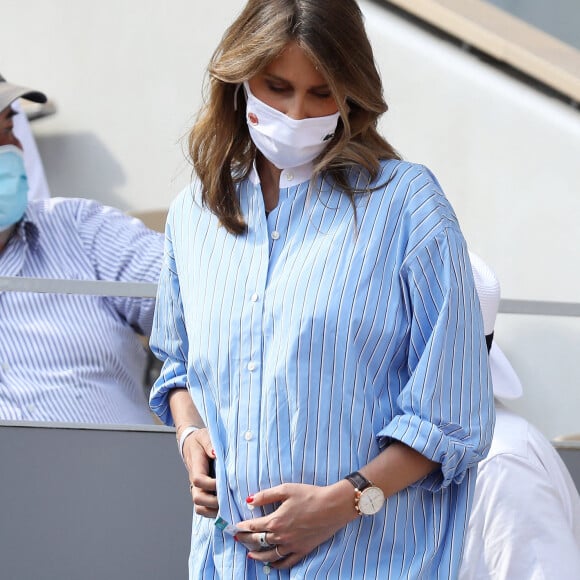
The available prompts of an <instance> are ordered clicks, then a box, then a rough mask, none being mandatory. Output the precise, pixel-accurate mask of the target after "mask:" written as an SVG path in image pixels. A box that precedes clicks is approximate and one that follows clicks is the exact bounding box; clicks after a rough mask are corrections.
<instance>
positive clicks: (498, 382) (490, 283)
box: [469, 252, 523, 399]
mask: <svg viewBox="0 0 580 580" xmlns="http://www.w3.org/2000/svg"><path fill="white" fill-rule="evenodd" d="M469 259H470V260H471V268H472V270H473V278H474V280H475V289H476V290H477V295H478V296H479V303H480V305H481V314H482V316H483V329H484V332H485V335H486V336H489V335H490V334H492V333H493V330H494V328H495V319H496V317H497V310H498V308H499V302H500V298H501V289H500V285H499V280H498V279H497V277H496V275H495V273H494V271H493V270H492V269H491V268H490V267H489V266H488V265H487V264H486V263H485V262H484V261H483V260H482V259H481V258H480V257H479V256H478V255H476V254H474V253H473V252H469ZM489 366H490V368H491V380H492V382H493V394H494V396H496V397H499V398H500V399H517V398H518V397H521V396H522V394H523V389H522V383H521V381H520V379H519V377H518V375H517V374H516V371H515V370H514V368H513V367H512V365H511V364H510V362H509V361H508V359H507V357H506V356H505V354H504V353H503V352H502V350H501V349H500V348H499V346H498V345H497V343H496V342H495V340H494V341H493V343H492V345H491V349H490V351H489Z"/></svg>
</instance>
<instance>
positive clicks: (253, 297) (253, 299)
mask: <svg viewBox="0 0 580 580" xmlns="http://www.w3.org/2000/svg"><path fill="white" fill-rule="evenodd" d="M250 300H251V301H252V302H258V295H257V294H252V296H251V298H250Z"/></svg>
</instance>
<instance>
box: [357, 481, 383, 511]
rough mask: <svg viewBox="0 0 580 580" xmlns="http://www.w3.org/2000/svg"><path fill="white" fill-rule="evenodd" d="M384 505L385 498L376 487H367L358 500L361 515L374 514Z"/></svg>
mask: <svg viewBox="0 0 580 580" xmlns="http://www.w3.org/2000/svg"><path fill="white" fill-rule="evenodd" d="M384 503H385V496H384V495H383V492H382V491H381V490H380V489H379V488H378V487H374V486H373V487H367V488H366V489H365V490H364V491H363V492H362V493H361V495H360V497H359V499H358V509H359V510H360V512H361V513H362V514H365V515H367V516H370V515H372V514H376V513H377V512H378V511H379V510H380V509H381V508H382V507H383V504H384Z"/></svg>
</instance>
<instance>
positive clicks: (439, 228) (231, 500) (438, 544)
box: [150, 160, 494, 580]
mask: <svg viewBox="0 0 580 580" xmlns="http://www.w3.org/2000/svg"><path fill="white" fill-rule="evenodd" d="M311 172H312V169H311V167H302V168H297V169H295V170H289V171H284V172H283V173H282V176H281V182H280V199H279V203H278V206H277V207H276V208H275V209H274V210H273V211H271V212H270V213H269V214H268V215H266V212H265V208H264V202H263V197H262V192H261V188H260V183H259V179H258V177H257V173H256V172H255V170H254V171H253V172H252V174H251V175H249V176H248V178H246V179H245V180H244V181H243V182H241V183H240V184H239V186H238V194H239V199H240V203H241V207H242V211H243V214H244V216H245V219H246V221H247V224H248V231H247V233H245V234H243V235H240V236H235V235H232V234H230V233H228V232H227V231H226V229H225V228H223V227H220V225H219V223H218V220H217V218H216V217H215V216H214V215H213V214H212V213H211V212H210V211H209V210H207V209H206V208H204V207H203V206H202V204H201V202H200V185H199V183H197V182H194V183H193V184H192V185H191V186H190V187H188V188H187V189H186V190H185V191H183V192H182V193H181V194H180V195H179V196H178V198H177V199H176V200H175V201H174V203H173V204H172V207H171V210H170V213H169V217H168V222H167V228H166V244H165V258H164V265H163V268H162V273H161V279H160V285H159V291H158V301H157V306H156V313H155V319H154V325H153V331H152V338H151V344H152V347H153V349H154V351H155V352H156V354H157V356H159V358H161V359H162V360H163V361H164V364H163V370H162V373H161V376H160V378H159V379H158V381H157V382H156V384H155V386H154V388H153V390H152V393H151V400H150V403H151V406H152V409H153V410H154V411H155V412H156V413H157V414H158V415H159V416H160V417H161V419H162V420H163V421H164V422H165V423H167V424H172V421H173V419H172V417H171V413H170V410H169V406H168V400H167V397H168V393H169V392H170V390H171V389H173V388H179V387H187V388H188V389H189V392H190V394H191V397H192V399H193V401H194V403H195V405H196V407H197V409H198V410H199V411H200V413H201V415H202V417H203V419H204V421H205V423H206V425H207V426H208V429H209V433H210V436H211V440H212V443H213V446H214V448H215V452H216V477H217V490H218V499H219V508H220V511H219V515H220V516H221V517H222V518H223V519H225V520H227V521H228V522H231V523H234V524H235V523H237V522H239V521H242V520H246V519H250V518H252V517H256V516H259V515H262V513H265V512H262V513H253V512H252V511H250V510H249V509H248V507H247V504H246V502H245V498H246V497H248V496H249V495H252V494H254V493H255V492H257V491H259V490H261V489H265V488H270V487H273V486H276V485H279V484H282V483H288V482H298V483H306V484H314V485H320V486H324V485H329V484H333V483H335V482H337V481H338V480H339V479H341V478H344V477H345V476H346V475H347V474H349V473H350V472H352V471H355V470H357V469H359V468H361V467H362V466H364V465H365V464H366V463H368V462H369V461H370V460H371V459H372V458H373V457H375V456H376V455H377V454H378V453H380V452H381V451H382V450H383V449H385V447H386V446H388V445H389V444H390V442H392V441H393V440H399V441H402V442H403V443H405V444H407V445H408V446H410V447H412V448H414V449H415V450H417V451H419V452H420V453H422V454H423V455H425V456H427V457H428V458H430V459H432V460H433V461H436V462H439V463H440V464H441V468H440V469H438V470H437V471H435V472H434V473H432V474H431V475H429V476H427V477H425V478H424V479H422V480H420V481H418V482H417V483H416V484H414V485H411V486H409V487H408V488H406V489H404V490H403V491H401V492H399V493H397V494H395V495H394V496H392V497H389V498H388V500H387V501H386V503H385V505H384V508H383V509H382V510H381V511H380V512H378V513H377V514H376V515H374V516H366V517H360V518H358V519H356V520H354V521H352V522H351V523H349V524H348V525H347V526H346V527H344V528H343V529H342V530H340V531H339V532H338V533H336V534H335V535H334V536H333V537H332V538H331V539H330V540H328V541H327V542H325V543H324V544H322V545H320V546H319V547H318V548H317V549H315V550H314V551H313V552H312V553H311V554H309V555H308V556H307V557H306V558H305V559H304V560H303V561H301V562H300V563H299V564H297V565H296V566H294V567H293V568H292V569H290V570H281V571H278V570H271V573H270V575H269V578H270V579H272V580H273V579H277V578H280V579H284V580H287V579H296V580H297V579H309V580H310V579H312V580H314V579H316V580H318V579H326V580H328V579H340V578H345V579H352V578H354V579H359V578H360V579H365V580H370V579H374V578H376V579H403V578H405V579H408V580H417V579H423V578H424V579H429V580H433V579H436V578H439V579H441V580H449V579H451V578H455V577H456V576H457V572H458V568H459V563H460V558H461V552H462V547H463V535H464V532H465V529H466V524H467V520H468V515H469V507H470V501H471V495H472V491H473V484H474V478H475V473H476V469H475V468H476V465H477V462H478V461H479V460H480V459H482V458H483V457H484V456H485V454H486V452H487V450H488V447H489V445H490V442H491V437H492V430H493V419H494V411H493V397H492V393H491V382H490V378H489V372H488V365H487V351H486V346H485V340H484V334H483V325H482V319H481V312H480V308H479V302H478V299H477V295H476V291H475V287H474V282H473V278H472V274H471V266H470V263H469V257H468V253H467V248H466V243H465V240H464V238H463V236H462V234H461V231H460V229H459V226H458V223H457V219H456V217H455V215H454V212H453V210H452V208H451V207H450V204H449V203H448V201H447V200H446V198H445V197H444V195H443V193H442V191H441V189H440V186H439V184H438V182H437V180H436V179H435V178H434V177H433V175H432V174H431V172H430V171H429V170H428V169H426V168H425V167H423V166H420V165H414V164H411V163H408V162H402V161H398V160H389V161H385V162H383V163H382V165H381V171H380V174H379V175H378V176H377V178H376V179H375V180H374V181H373V182H371V183H369V178H368V175H367V174H365V172H364V171H362V170H359V169H352V170H350V173H349V179H350V182H351V183H352V184H353V185H354V186H356V187H358V188H366V187H369V188H371V189H373V188H376V189H374V191H372V192H371V193H365V194H357V195H356V198H355V206H356V211H355V207H353V204H352V203H351V202H350V200H349V199H348V198H347V196H346V195H344V193H343V192H342V191H341V190H340V189H339V188H337V187H336V186H335V185H334V184H333V183H332V182H331V181H329V180H328V179H323V178H321V177H315V178H314V179H313V181H312V183H310V184H309V182H310V178H311ZM355 216H356V217H355ZM254 511H255V512H261V510H259V509H256V510H254ZM246 553H247V552H246V549H245V548H244V546H243V545H240V544H238V543H236V542H235V541H234V540H233V538H232V537H231V536H229V535H227V534H224V533H223V532H222V531H220V530H219V529H218V528H217V527H216V526H214V522H213V521H212V520H211V519H207V518H202V517H199V516H197V515H196V514H194V516H193V524H192V539H191V555H190V561H189V577H190V579H195V580H198V579H199V580H201V579H203V580H208V579H218V578H220V579H241V578H248V579H252V580H253V579H263V578H266V575H265V572H264V567H263V565H262V564H260V563H259V562H256V561H253V560H250V559H248V558H247V557H246Z"/></svg>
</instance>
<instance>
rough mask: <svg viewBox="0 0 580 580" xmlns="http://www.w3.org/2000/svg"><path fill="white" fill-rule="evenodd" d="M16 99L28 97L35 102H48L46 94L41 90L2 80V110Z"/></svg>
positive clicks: (27, 98)
mask: <svg viewBox="0 0 580 580" xmlns="http://www.w3.org/2000/svg"><path fill="white" fill-rule="evenodd" d="M16 99H26V100H28V101H32V102H34V103H46V101H47V98H46V95H45V94H44V93H41V92H40V91H35V90H33V89H29V88H27V87H20V86H18V85H13V84H12V83H7V82H5V81H4V82H0V111H3V110H4V109H5V108H6V107H8V106H10V104H11V103H12V102H14V101H15V100H16Z"/></svg>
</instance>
